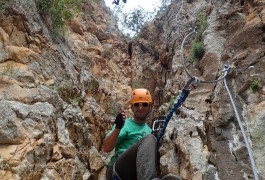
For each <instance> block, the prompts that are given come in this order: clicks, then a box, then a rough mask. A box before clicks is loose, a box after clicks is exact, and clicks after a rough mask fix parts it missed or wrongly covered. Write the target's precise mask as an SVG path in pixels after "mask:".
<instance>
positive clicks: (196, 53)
mask: <svg viewBox="0 0 265 180" xmlns="http://www.w3.org/2000/svg"><path fill="white" fill-rule="evenodd" d="M203 55H204V46H203V43H202V42H195V41H193V42H192V44H191V54H190V57H191V58H192V59H193V61H194V63H195V65H196V64H197V63H198V62H199V60H200V59H201V58H202V57H203Z"/></svg>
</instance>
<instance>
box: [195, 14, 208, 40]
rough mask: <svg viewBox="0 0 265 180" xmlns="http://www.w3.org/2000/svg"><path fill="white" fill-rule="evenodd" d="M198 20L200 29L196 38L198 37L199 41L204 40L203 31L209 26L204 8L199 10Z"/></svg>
mask: <svg viewBox="0 0 265 180" xmlns="http://www.w3.org/2000/svg"><path fill="white" fill-rule="evenodd" d="M197 21H199V29H198V33H197V36H196V39H197V41H201V40H202V33H203V32H204V31H205V29H206V27H207V16H206V14H205V12H204V11H203V9H201V10H199V12H198V17H197Z"/></svg>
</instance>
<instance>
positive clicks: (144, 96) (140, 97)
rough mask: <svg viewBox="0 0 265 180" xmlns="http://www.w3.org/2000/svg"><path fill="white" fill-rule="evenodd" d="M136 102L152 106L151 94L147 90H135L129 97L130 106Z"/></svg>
mask: <svg viewBox="0 0 265 180" xmlns="http://www.w3.org/2000/svg"><path fill="white" fill-rule="evenodd" d="M136 102H148V103H150V104H152V98H151V94H150V92H149V91H148V90H147V89H135V90H133V92H132V95H131V104H133V103H136Z"/></svg>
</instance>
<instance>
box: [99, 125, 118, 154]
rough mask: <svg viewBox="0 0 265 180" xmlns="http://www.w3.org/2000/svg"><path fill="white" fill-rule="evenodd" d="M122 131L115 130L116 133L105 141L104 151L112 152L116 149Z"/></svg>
mask: <svg viewBox="0 0 265 180" xmlns="http://www.w3.org/2000/svg"><path fill="white" fill-rule="evenodd" d="M119 133H120V129H117V128H115V129H114V131H113V132H112V133H111V134H110V135H109V136H108V137H107V138H106V139H105V140H104V144H103V151H104V152H110V151H112V150H113V148H114V147H115V144H116V142H117V139H118V136H119Z"/></svg>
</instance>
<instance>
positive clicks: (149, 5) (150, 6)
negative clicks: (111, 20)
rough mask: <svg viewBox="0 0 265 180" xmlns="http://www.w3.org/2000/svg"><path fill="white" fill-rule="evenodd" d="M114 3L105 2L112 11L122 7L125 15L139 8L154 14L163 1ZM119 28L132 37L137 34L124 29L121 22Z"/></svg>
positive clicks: (136, 0)
mask: <svg viewBox="0 0 265 180" xmlns="http://www.w3.org/2000/svg"><path fill="white" fill-rule="evenodd" d="M112 2H113V0H105V3H106V5H107V6H108V7H109V8H110V9H111V10H113V8H114V7H115V6H120V7H121V8H122V12H125V13H128V12H130V11H132V10H133V9H135V8H137V7H139V6H140V7H142V8H144V9H145V10H146V11H148V12H154V10H155V8H157V7H158V6H159V5H160V4H161V0H127V2H126V3H124V2H123V1H122V0H120V3H119V5H116V4H112ZM118 26H119V28H120V30H121V31H122V32H123V33H124V34H130V36H131V37H132V36H133V35H134V34H135V33H134V32H133V31H131V30H129V29H125V28H123V27H122V25H121V23H120V22H118Z"/></svg>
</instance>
